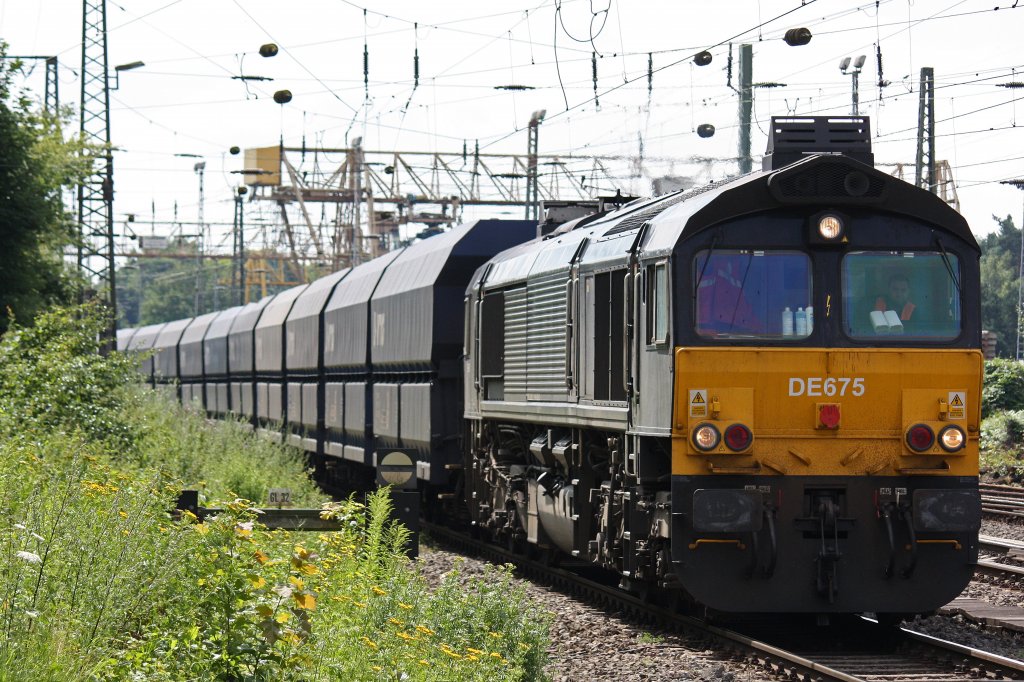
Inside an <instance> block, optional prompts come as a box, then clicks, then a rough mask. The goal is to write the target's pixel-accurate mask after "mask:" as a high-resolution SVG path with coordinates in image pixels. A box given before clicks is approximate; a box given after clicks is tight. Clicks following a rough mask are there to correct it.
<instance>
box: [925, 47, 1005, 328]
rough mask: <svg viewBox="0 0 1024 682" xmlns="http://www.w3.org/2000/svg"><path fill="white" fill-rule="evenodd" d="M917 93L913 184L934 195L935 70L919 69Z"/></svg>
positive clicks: (935, 185) (935, 187) (936, 184)
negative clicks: (915, 156) (919, 81)
mask: <svg viewBox="0 0 1024 682" xmlns="http://www.w3.org/2000/svg"><path fill="white" fill-rule="evenodd" d="M918 93H919V98H918V108H917V162H916V164H915V175H914V184H916V185H917V186H918V187H923V188H925V189H926V190H928V191H929V192H932V193H933V194H934V193H936V192H938V183H937V182H936V178H935V69H933V68H932V67H930V66H925V67H923V68H922V69H921V87H920V88H919V90H918ZM1018 345H1019V344H1018Z"/></svg>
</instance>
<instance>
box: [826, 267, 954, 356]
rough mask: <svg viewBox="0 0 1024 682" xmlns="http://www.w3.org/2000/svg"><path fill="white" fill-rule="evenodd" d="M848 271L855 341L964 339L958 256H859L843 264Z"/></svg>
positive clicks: (848, 318)
mask: <svg viewBox="0 0 1024 682" xmlns="http://www.w3.org/2000/svg"><path fill="white" fill-rule="evenodd" d="M842 271H843V311H844V327H845V329H846V333H847V334H848V335H849V336H850V337H851V338H855V339H875V340H882V339H886V338H890V337H911V338H917V339H933V340H936V341H942V340H950V339H955V338H956V337H957V336H959V335H960V328H961V322H960V294H959V287H958V282H959V280H960V263H959V260H958V259H957V257H956V256H955V255H953V254H951V253H938V252H928V251H925V252H921V251H918V252H910V251H881V252H880V251H859V252H853V253H849V254H847V255H846V256H845V257H844V258H843V266H842ZM890 340H893V341H895V340H896V339H895V338H890Z"/></svg>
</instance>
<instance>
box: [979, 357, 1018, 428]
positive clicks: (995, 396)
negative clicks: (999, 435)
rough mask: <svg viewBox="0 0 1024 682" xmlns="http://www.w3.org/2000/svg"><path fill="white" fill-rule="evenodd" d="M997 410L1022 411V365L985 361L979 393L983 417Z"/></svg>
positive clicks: (1005, 361) (1013, 362)
mask: <svg viewBox="0 0 1024 682" xmlns="http://www.w3.org/2000/svg"><path fill="white" fill-rule="evenodd" d="M999 410H1024V363H1022V362H1017V361H1016V360H1005V359H1001V358H996V359H995V360H986V361H985V385H984V388H983V389H982V391H981V413H982V416H983V417H987V416H989V415H992V414H994V413H995V412H997V411H999Z"/></svg>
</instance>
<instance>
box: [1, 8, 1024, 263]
mask: <svg viewBox="0 0 1024 682" xmlns="http://www.w3.org/2000/svg"><path fill="white" fill-rule="evenodd" d="M107 7H108V10H107V11H108V31H109V35H108V50H109V65H110V70H111V72H113V67H114V66H115V65H117V64H124V63H129V62H134V61H140V60H141V61H144V62H145V64H146V65H145V67H143V68H139V69H136V70H133V71H130V72H125V73H123V74H121V78H120V89H119V90H117V91H116V92H112V93H111V129H112V139H113V144H114V145H115V146H116V147H117V148H118V149H119V151H118V152H117V154H116V157H115V158H116V161H115V168H116V180H115V185H116V192H117V193H116V201H115V215H116V217H117V219H118V220H119V221H121V220H122V219H123V218H124V216H126V215H127V214H129V213H133V214H136V215H137V216H138V220H139V221H140V222H139V224H137V225H136V226H135V229H136V231H138V232H140V233H142V234H146V233H148V232H149V230H150V229H155V230H156V232H157V233H166V232H168V231H169V229H170V228H169V227H168V223H169V222H170V221H171V220H172V219H173V218H174V216H175V204H176V205H177V217H178V219H179V220H183V221H191V220H195V219H196V214H197V204H198V181H197V177H196V175H195V173H194V171H193V166H194V164H195V162H196V161H197V160H198V159H197V158H194V157H191V156H184V157H183V156H177V155H181V154H186V155H193V154H194V155H199V156H201V157H203V159H204V160H205V161H206V163H207V173H206V204H205V207H206V210H205V213H206V220H207V221H212V222H225V223H227V222H230V220H231V215H232V214H231V201H232V187H233V186H235V185H237V184H238V183H239V176H238V175H233V174H231V172H230V171H233V170H239V169H240V168H241V167H242V158H241V157H240V156H231V155H229V154H228V149H229V148H230V147H231V146H233V145H238V146H240V147H242V148H247V147H260V146H267V145H274V144H276V143H277V142H278V140H279V139H283V140H284V142H285V144H286V145H294V146H299V145H301V144H302V143H303V141H305V144H306V145H307V146H308V147H310V148H312V147H315V146H317V145H320V146H324V147H345V146H347V145H348V143H349V142H351V140H352V138H354V137H357V136H360V137H362V138H363V139H364V143H363V144H364V147H365V148H367V149H371V150H373V149H377V150H404V151H415V150H421V151H438V152H460V151H461V150H462V148H463V144H464V143H466V144H468V147H469V148H470V149H472V148H473V146H474V145H475V144H476V143H477V142H478V143H479V145H480V147H481V150H482V151H487V152H503V153H522V152H525V150H526V143H527V140H526V131H525V126H526V124H527V122H528V120H529V118H530V114H531V112H532V111H534V110H536V109H541V108H543V109H546V110H547V119H546V120H545V121H544V123H543V124H542V126H541V129H540V152H541V153H542V154H570V153H571V154H573V155H584V156H585V155H588V154H597V155H608V156H626V157H632V158H627V160H624V161H622V162H621V163H619V164H618V166H617V167H616V169H615V170H614V175H615V176H616V177H615V178H614V179H604V180H602V181H601V184H602V187H601V189H602V190H607V191H609V192H612V191H614V189H616V188H620V189H621V190H622V191H623V193H633V194H641V195H647V194H649V193H650V192H651V185H650V183H651V178H652V177H655V176H659V175H662V174H665V173H672V174H676V175H690V176H693V177H695V179H697V180H698V181H701V182H703V181H705V180H708V179H717V178H721V177H724V176H726V175H729V174H733V173H735V172H736V170H737V166H736V163H735V161H734V160H733V159H734V157H736V155H737V139H738V131H739V129H738V123H737V121H738V113H737V111H738V103H737V95H736V93H735V92H734V91H733V90H731V89H730V88H729V87H728V85H727V78H728V73H727V66H728V54H729V43H733V44H734V47H733V52H734V54H735V53H736V52H737V51H738V47H737V46H738V44H739V43H742V42H746V43H750V44H752V45H753V49H754V75H753V79H754V81H755V82H756V83H781V84H784V86H779V87H772V88H759V89H758V90H757V91H756V101H755V109H754V111H755V119H756V120H755V124H754V128H753V145H752V147H753V152H754V155H755V164H757V163H759V156H760V155H761V154H762V153H763V152H764V149H765V143H766V138H765V135H764V131H766V130H767V128H768V121H769V119H770V117H771V116H772V115H785V114H800V115H811V114H816V115H822V114H832V115H846V114H849V113H850V100H851V92H850V91H851V77H850V76H848V75H844V74H843V73H841V72H840V70H839V62H840V60H841V59H842V58H843V57H846V56H850V57H856V56H857V55H861V54H863V55H865V56H866V57H867V59H866V63H865V65H864V68H863V73H862V74H861V77H860V102H861V110H860V113H861V114H866V115H868V116H870V117H871V125H872V134H873V137H874V145H875V148H874V151H875V157H876V161H878V162H879V163H889V164H894V163H898V162H901V163H905V164H907V165H908V178H911V179H912V175H913V165H914V160H915V153H916V128H917V118H918V91H919V84H918V79H919V78H920V70H921V68H922V67H926V66H930V67H933V68H934V70H935V95H936V103H935V119H936V121H937V123H936V147H937V154H936V156H937V158H938V159H941V160H948V162H949V163H950V165H951V167H952V170H953V175H954V179H955V181H956V184H957V193H958V196H959V199H960V203H961V210H962V212H963V213H964V215H965V216H966V217H967V219H968V221H969V222H970V223H971V225H972V228H973V229H974V231H975V233H977V234H979V235H980V234H984V233H987V232H989V231H991V230H992V229H993V228H994V227H995V223H994V222H993V221H992V219H991V216H992V215H993V214H996V215H999V216H1005V215H1007V214H1011V215H1013V217H1014V220H1015V222H1016V223H1017V224H1018V225H1019V224H1020V223H1021V214H1022V206H1024V192H1022V191H1020V190H1018V189H1015V188H1013V187H1009V186H1005V185H1001V184H1000V181H1001V180H1006V179H1011V178H1018V177H1024V144H1022V142H1024V139H1022V135H1024V102H1019V101H1017V100H1018V99H1019V98H1020V97H1022V96H1024V90H1021V89H1012V88H1006V87H1000V84H1006V83H1011V82H1015V81H1016V82H1020V81H1024V75H1022V73H1021V72H1022V71H1024V49H1022V48H1021V45H1022V40H1021V38H1020V36H1021V34H1022V33H1024V31H1022V29H1024V3H1022V6H1021V7H1016V3H1015V2H1013V1H1012V0H1009V1H1007V0H1002V1H999V0H960V1H956V0H943V1H936V0H912V1H908V0H881V1H880V2H874V1H871V2H853V1H851V0H807V1H805V2H801V1H800V0H788V1H778V0H761V1H760V2H757V1H755V0H728V1H723V0H717V1H715V0H672V1H669V0H666V1H639V0H635V1H634V2H630V3H628V4H626V3H624V2H622V1H621V0H618V1H616V0H593V1H590V0H563V1H562V2H553V1H552V0H547V1H542V0H536V1H535V2H520V1H514V0H497V1H495V0H492V1H491V2H477V3H470V2H445V1H436V0H435V1H433V2H422V1H420V2H412V1H411V0H409V1H396V2H374V3H372V4H368V5H365V7H364V5H361V4H359V3H357V2H348V1H347V0H305V1H302V0H300V1H297V2H291V3H284V2H280V1H277V2H270V1H268V0H117V1H115V0H109V1H108V5H107ZM364 10H365V11H364ZM81 13H82V6H81V2H76V1H73V0H46V1H43V0H0V38H2V39H3V40H5V41H7V43H9V53H10V54H14V55H24V54H32V55H54V54H55V55H58V57H59V59H60V74H59V75H60V95H61V101H62V102H63V103H65V104H74V105H75V107H76V108H77V106H78V100H79V88H80V82H79V77H78V76H79V73H80V70H81V69H80V60H81V46H80V40H81ZM801 26H802V27H807V28H809V29H810V30H811V31H812V33H813V35H814V37H813V39H812V40H811V42H810V44H808V45H806V46H802V47H789V46H787V45H786V44H785V43H784V42H783V41H782V36H783V34H784V32H785V31H786V29H789V28H794V27H801ZM268 42H274V43H276V44H278V45H279V46H280V52H279V54H278V55H277V56H276V57H274V58H272V59H264V58H262V57H260V55H259V54H258V50H259V47H260V45H261V44H264V43H268ZM364 45H365V46H366V50H367V52H368V56H369V73H368V81H369V82H368V84H364V72H363V50H364ZM878 46H880V48H881V53H882V61H883V78H884V79H885V80H887V81H889V82H890V84H889V85H887V86H886V87H884V88H879V87H878V80H879V77H878V64H877V47H878ZM704 49H707V50H710V52H711V53H712V55H713V61H712V63H711V64H710V65H707V66H703V67H698V66H696V65H694V63H693V61H692V56H693V55H694V54H695V53H696V52H698V51H700V50H704ZM416 52H418V54H419V85H418V87H414V82H413V76H414V72H413V69H414V64H413V59H414V53H416ZM595 53H596V61H597V79H596V88H597V102H595V101H594V95H595V81H594V78H593V67H592V59H593V58H594V55H595ZM649 54H650V55H651V56H650V60H651V63H652V64H653V73H652V74H651V90H650V92H649V91H648V64H649V57H648V55H649ZM239 75H250V76H253V75H254V76H262V77H265V78H271V79H273V80H268V81H249V82H243V81H240V80H238V79H233V78H232V76H239ZM736 78H737V74H736V69H735V68H734V69H733V74H732V83H733V84H734V85H735V84H736V82H737V81H736ZM23 82H24V85H25V86H26V87H29V88H31V89H32V90H33V91H35V92H36V93H38V94H39V96H40V97H41V93H42V90H43V82H44V81H43V67H42V65H41V64H40V65H39V66H38V67H37V68H35V69H34V70H33V71H32V73H31V74H29V75H28V76H27V77H26V78H25V79H23ZM112 85H113V83H112ZM504 85H524V86H529V87H531V88H533V89H532V90H525V91H508V90H499V89H495V86H504ZM280 89H288V90H290V91H291V92H292V93H293V96H294V99H293V100H292V101H291V102H290V103H289V104H286V105H283V106H281V105H278V104H276V103H274V101H273V99H272V94H273V92H274V91H276V90H280ZM1018 116H1020V117H1021V126H1020V127H1017V117H1018ZM702 123H710V124H712V125H714V126H715V127H716V129H717V132H716V134H715V135H714V136H713V137H711V138H707V139H702V138H700V137H698V136H697V135H696V132H695V131H696V128H697V126H698V125H700V124H702ZM76 125H77V124H76ZM641 145H642V149H643V162H642V163H640V162H638V159H639V157H640V150H641ZM695 157H696V158H697V159H698V161H694V158H695ZM338 160H339V159H338V158H337V157H326V158H322V157H321V158H318V159H317V161H318V162H320V163H321V164H322V165H323V166H326V165H329V164H332V163H337V162H338ZM313 162H314V161H313V157H312V155H309V156H308V157H307V159H306V160H305V162H304V168H305V169H310V168H311V167H312V164H313ZM613 165H614V164H613ZM884 168H885V170H887V171H890V170H892V166H885V167H884ZM249 210H251V211H254V212H257V213H258V212H263V213H264V215H265V216H267V218H268V219H269V218H270V217H271V216H272V215H273V213H274V210H275V209H274V207H273V206H272V205H270V204H264V205H261V206H257V205H255V204H254V205H252V206H251V207H250V209H249ZM316 210H317V211H319V209H316ZM154 214H155V217H156V220H157V222H158V223H161V224H160V225H159V226H156V227H155V228H154V227H151V226H149V225H146V224H145V223H143V222H141V221H146V220H149V219H150V218H151V216H153V215H154ZM506 215H508V214H507V213H506ZM519 215H520V213H519V211H516V212H515V214H514V217H519ZM510 217H513V216H510ZM214 234H215V241H220V242H223V241H224V237H223V234H224V229H223V228H218V227H215V230H214ZM218 234H219V235H221V236H219V237H218V236H217V235H218ZM229 246H230V245H229V243H227V244H225V245H224V248H229Z"/></svg>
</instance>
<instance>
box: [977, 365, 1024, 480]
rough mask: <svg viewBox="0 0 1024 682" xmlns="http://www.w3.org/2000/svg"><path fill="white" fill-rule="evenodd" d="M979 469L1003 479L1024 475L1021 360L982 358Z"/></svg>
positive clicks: (1023, 390)
mask: <svg viewBox="0 0 1024 682" xmlns="http://www.w3.org/2000/svg"><path fill="white" fill-rule="evenodd" d="M981 415H982V420H981V436H980V440H979V446H980V448H981V469H982V472H983V473H984V474H985V475H987V477H989V478H992V479H996V480H999V481H1002V482H1004V483H1013V482H1019V481H1021V480H1022V479H1024V363H1020V362H1017V361H1016V360H1008V359H1003V358H996V359H994V360H986V361H985V384H984V388H983V389H982V392H981Z"/></svg>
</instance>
